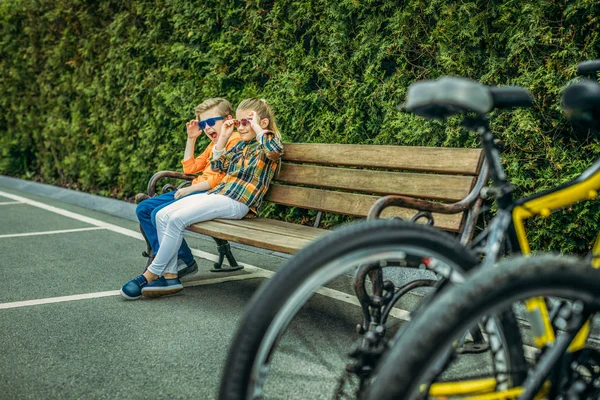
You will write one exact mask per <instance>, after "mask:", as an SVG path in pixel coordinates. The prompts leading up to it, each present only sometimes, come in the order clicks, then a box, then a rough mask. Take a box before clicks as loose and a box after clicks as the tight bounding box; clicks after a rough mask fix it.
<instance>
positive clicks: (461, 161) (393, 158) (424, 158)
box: [283, 143, 482, 175]
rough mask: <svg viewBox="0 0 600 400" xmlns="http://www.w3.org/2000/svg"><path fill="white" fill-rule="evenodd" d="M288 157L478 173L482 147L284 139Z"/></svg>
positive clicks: (295, 160) (290, 159)
mask: <svg viewBox="0 0 600 400" xmlns="http://www.w3.org/2000/svg"><path fill="white" fill-rule="evenodd" d="M284 149H285V150H284V155H283V159H284V161H292V162H304V163H312V164H324V165H344V166H363V167H370V168H387V169H402V170H408V171H424V172H438V173H454V174H465V175H477V174H478V173H479V168H480V164H481V160H482V150H481V149H462V148H449V147H446V148H440V147H418V146H385V145H358V144H324V143H284Z"/></svg>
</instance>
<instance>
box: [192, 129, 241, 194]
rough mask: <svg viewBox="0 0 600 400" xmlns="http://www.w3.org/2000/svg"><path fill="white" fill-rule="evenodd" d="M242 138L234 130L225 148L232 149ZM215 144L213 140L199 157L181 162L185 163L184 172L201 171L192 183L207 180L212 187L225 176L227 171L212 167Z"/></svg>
mask: <svg viewBox="0 0 600 400" xmlns="http://www.w3.org/2000/svg"><path fill="white" fill-rule="evenodd" d="M240 140H242V138H241V136H240V134H239V133H238V132H233V134H232V135H231V137H230V138H229V140H228V141H227V144H226V145H225V149H226V150H229V149H231V148H232V147H233V146H235V145H236V144H237V143H238V142H239V141H240ZM214 146H215V144H214V143H213V142H210V144H209V145H208V146H207V147H206V149H205V150H204V151H203V152H202V154H200V155H199V156H198V157H196V158H193V157H190V158H188V159H187V160H183V161H181V164H182V165H183V173H184V174H197V173H199V172H200V173H201V174H200V175H199V176H198V177H197V178H196V179H194V180H193V181H192V185H195V184H196V183H199V182H202V181H207V182H208V184H209V185H210V187H211V189H212V188H214V187H215V186H217V185H218V184H219V183H220V182H221V179H223V177H224V176H225V172H217V171H213V170H212V168H211V167H210V161H211V158H212V150H213V147H214Z"/></svg>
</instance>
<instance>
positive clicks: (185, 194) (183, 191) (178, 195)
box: [173, 186, 192, 200]
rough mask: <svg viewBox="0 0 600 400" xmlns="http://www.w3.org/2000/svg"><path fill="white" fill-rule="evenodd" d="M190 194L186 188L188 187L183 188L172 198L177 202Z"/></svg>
mask: <svg viewBox="0 0 600 400" xmlns="http://www.w3.org/2000/svg"><path fill="white" fill-rule="evenodd" d="M190 193H192V191H191V190H190V187H189V186H188V187H184V188H181V189H179V190H177V191H176V192H175V195H174V196H173V197H174V198H175V200H177V199H180V198H182V197H184V196H187V195H188V194H190Z"/></svg>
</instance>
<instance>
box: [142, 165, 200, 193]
mask: <svg viewBox="0 0 600 400" xmlns="http://www.w3.org/2000/svg"><path fill="white" fill-rule="evenodd" d="M163 178H175V179H181V180H186V181H192V180H193V179H194V178H196V177H195V176H194V175H188V174H184V173H183V172H177V171H159V172H157V173H155V174H154V175H152V178H150V180H149V181H148V195H149V196H150V197H154V196H155V195H156V184H157V183H158V181H159V180H160V179H163Z"/></svg>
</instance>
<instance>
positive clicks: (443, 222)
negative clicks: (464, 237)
mask: <svg viewBox="0 0 600 400" xmlns="http://www.w3.org/2000/svg"><path fill="white" fill-rule="evenodd" d="M379 198H380V197H379V196H371V195H365V194H353V193H343V192H333V191H328V190H322V189H312V188H305V187H299V186H284V185H278V184H272V185H271V188H270V189H269V191H268V192H267V194H266V196H265V200H267V201H271V202H273V203H277V204H282V205H286V206H292V207H301V208H308V209H313V210H320V211H325V212H331V213H336V214H344V215H353V216H358V217H366V216H367V214H368V213H369V209H370V208H371V206H372V205H373V204H374V203H375V201H377V200H378V199H379ZM416 212H417V211H416V210H409V209H404V208H399V207H389V208H387V209H386V210H385V211H384V212H383V214H382V218H390V217H400V218H404V219H410V218H411V217H412V216H413V215H415V213H416ZM462 216H463V214H462V213H460V214H453V215H445V214H433V218H434V221H435V226H437V227H439V228H442V229H446V230H450V231H458V230H459V229H460V224H461V221H462Z"/></svg>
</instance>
